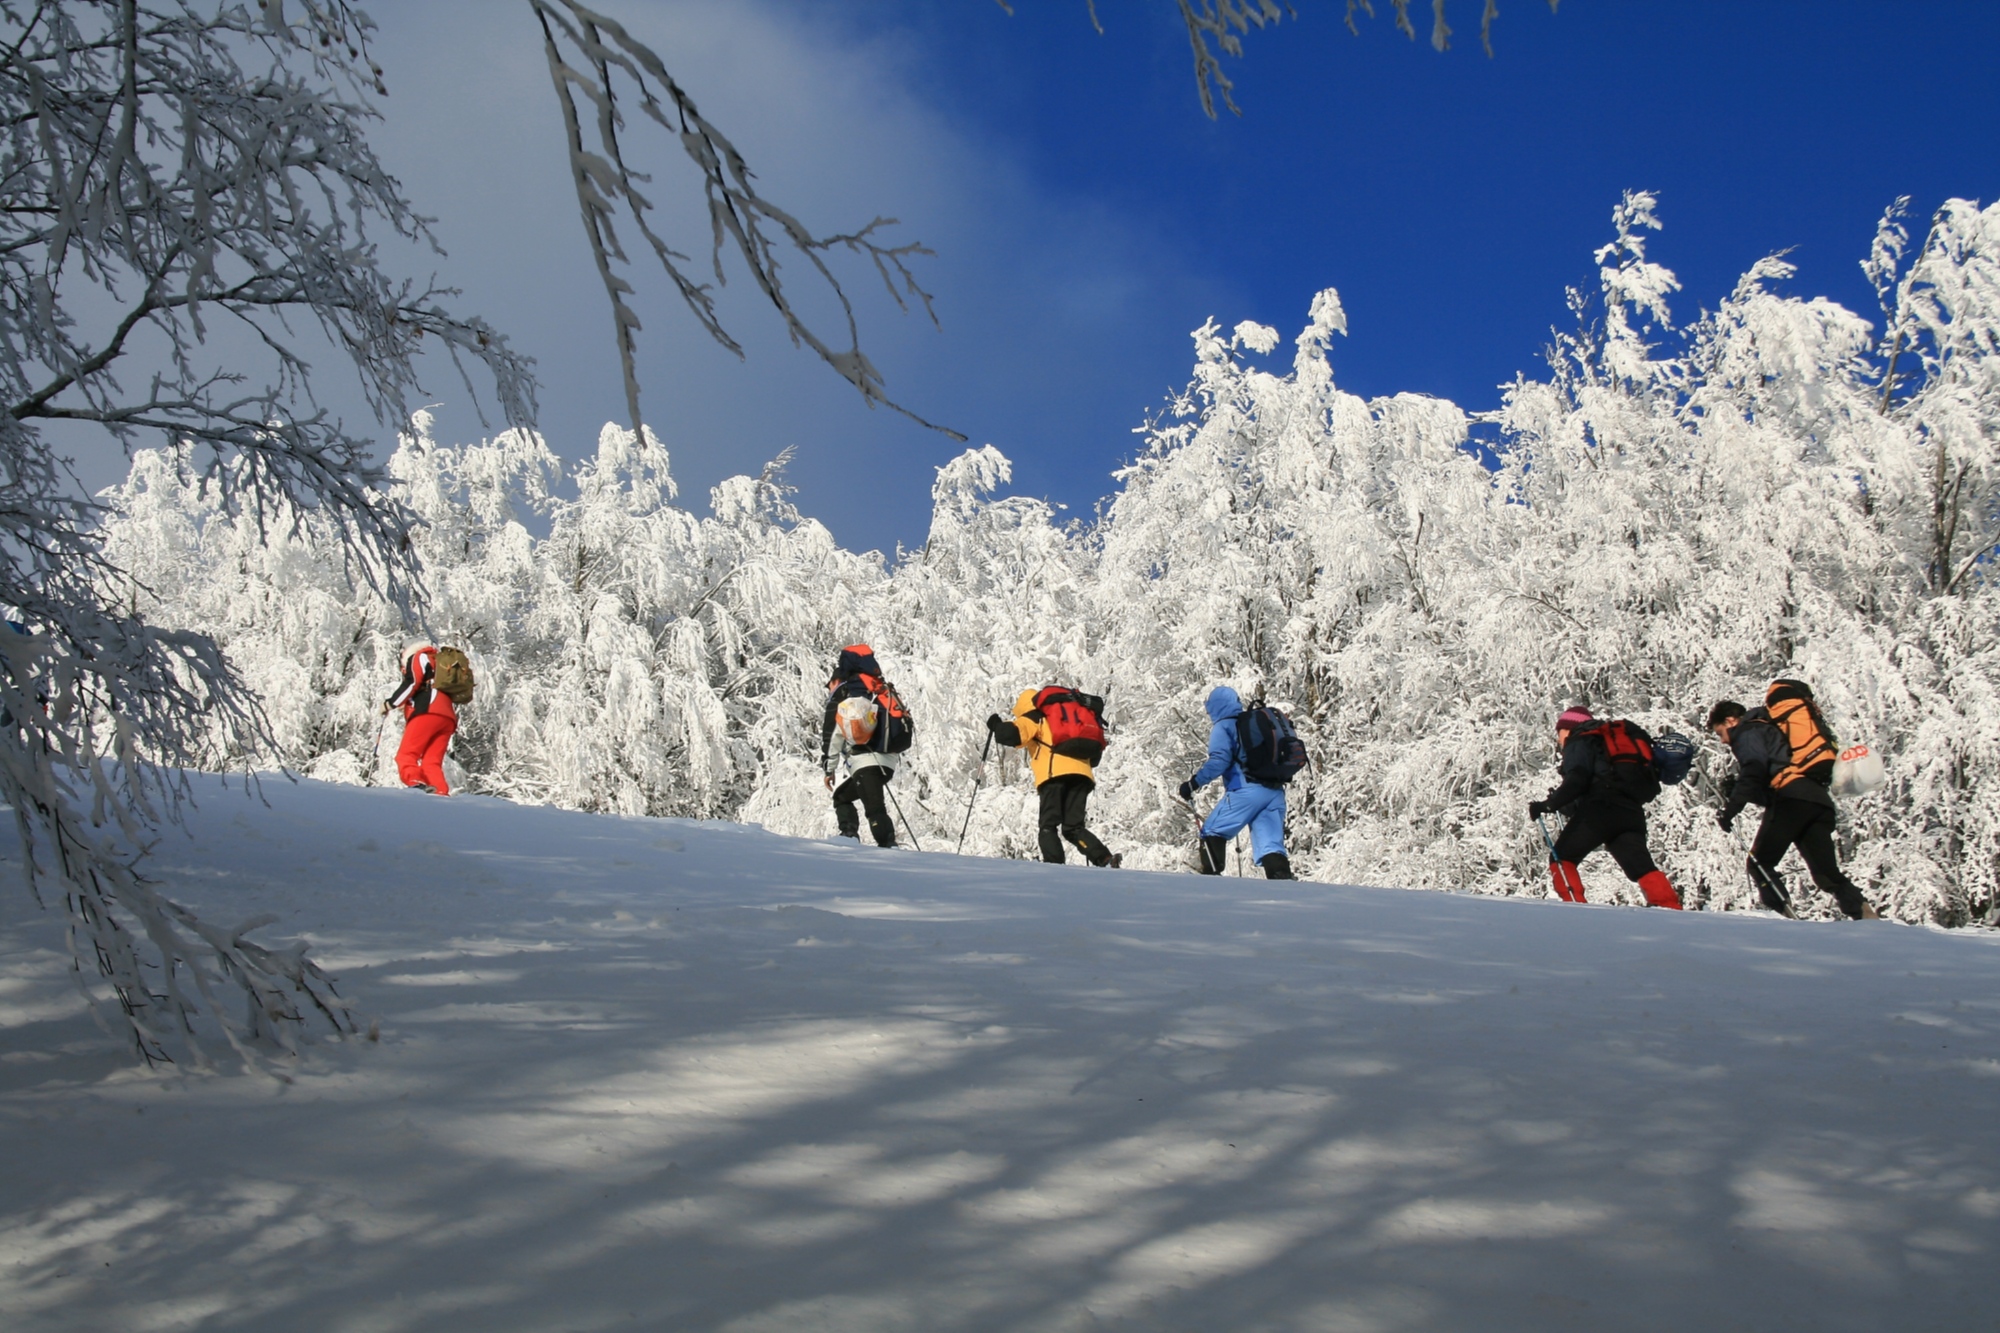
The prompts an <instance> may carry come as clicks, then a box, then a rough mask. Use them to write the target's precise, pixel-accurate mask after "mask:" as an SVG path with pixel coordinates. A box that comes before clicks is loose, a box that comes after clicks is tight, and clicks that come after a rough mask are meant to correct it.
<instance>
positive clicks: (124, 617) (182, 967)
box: [0, 0, 532, 1059]
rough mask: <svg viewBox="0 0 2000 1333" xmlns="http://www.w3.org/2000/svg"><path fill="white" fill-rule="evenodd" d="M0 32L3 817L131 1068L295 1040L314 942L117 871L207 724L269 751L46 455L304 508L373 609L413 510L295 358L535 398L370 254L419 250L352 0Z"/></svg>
mask: <svg viewBox="0 0 2000 1333" xmlns="http://www.w3.org/2000/svg"><path fill="white" fill-rule="evenodd" d="M0 18H4V20H5V28H6V32H7V46H6V52H7V54H6V58H5V60H4V61H3V62H0V106H4V121H5V125H6V168H5V171H4V172H0V330H4V337H0V393H4V395H5V402H6V411H5V413H4V414H0V603H4V605H5V606H6V608H7V614H8V616H9V617H10V618H13V619H15V620H16V621H17V622H18V623H20V624H22V625H25V626H26V629H25V630H24V631H17V632H13V633H10V634H9V635H8V637H7V639H6V642H5V647H4V650H0V656H4V673H0V675H3V676H4V680H0V696H4V698H0V703H4V711H5V713H6V716H7V718H8V724H7V727H6V740H5V742H4V743H0V797H3V798H4V799H5V800H6V801H7V802H8V803H9V804H11V805H12V806H13V808H14V811H15V818H16V821H17V825H18V827H19V829H20V833H21V838H22V843H23V848H24V859H25V862H26V865H27V869H28V875H29V878H30V881H31V883H32V884H33V885H34V886H35V887H36V888H37V889H38V891H39V892H41V893H42V894H44V895H45V896H54V897H56V898H59V899H60V900H61V902H62V904H63V906H64V910H65V911H66V912H67V914H68V917H69V921H70V928H71V932H72V939H73V942H74V946H75V948H76V950H77V952H78V955H79V957H81V958H85V959H88V960H90V961H91V962H92V963H93V964H94V966H95V969H96V970H97V971H98V972H100V973H101V975H102V977H103V978H104V980H105V981H106V983H108V986H109V989H110V993H111V996H112V997H113V1001H114V1004H115V1007H116V1009H117V1011H118V1012H119V1013H120V1014H121V1015H122V1019H123V1022H124V1025H125V1030H126V1031H127V1032H128V1033H129V1034H130V1035H131V1036H132V1038H133V1040H134V1041H135V1043H136V1044H137V1046H138V1049H139V1050H140V1051H141V1053H143V1054H144V1055H145V1056H146V1057H147V1058H149V1059H158V1058H163V1057H169V1056H170V1054H171V1053H173V1052H177V1051H185V1050H189V1049H191V1048H190V1047H189V1045H188V1041H187V1038H188V1034H189V1033H190V1032H191V1030H192V1028H191V1024H192V1021H193V1016H194V1014H195V1013H196V1012H197V1011H198V1010H202V1009H206V1010H207V1011H208V1012H209V1013H210V1014H211V1015H212V1016H213V1017H214V1018H215V1020H217V1021H218V1022H219V1023H220V1024H221V1027H222V1030H223V1031H224V1033H226V1034H227V1036H228V1039H229V1040H230V1041H231V1042H235V1043H238V1044H242V1043H244V1042H246V1041H249V1040H254V1039H268V1040H271V1041H275V1042H277V1043H278V1044H279V1045H280V1046H283V1047H289V1046H290V1045H291V1043H292V1041H293V1033H294V1031H295V1030H296V1029H297V1028H298V1027H299V1025H300V1023H301V1022H302V1021H303V1020H304V1019H305V1018H306V1017H308V1016H309V1015H310V1014H312V1013H313V1012H315V1011H316V1012H318V1013H320V1014H322V1015H324V1016H325V1017H327V1018H328V1019H330V1020H332V1021H333V1022H334V1023H336V1024H338V1023H341V1022H342V1021H344V1019H343V1010H342V1007H341V1005H340V1002H339V1001H338V999H337V998H336V997H335V996H334V995H333V993H332V991H331V990H330V988H329V987H328V986H327V985H326V982H325V979H324V978H323V977H322V976H321V975H320V974H319V973H318V971H317V969H315V968H314V967H313V966H312V965H311V963H310V962H309V961H308V960H307V959H306V958H305V956H304V951H303V948H302V947H299V948H293V949H290V950H284V951H278V950H272V949H267V948H265V947H263V946H260V945H257V944H255V943H252V942H250V941H249V940H247V939H246V938H245V934H246V932H247V931H248V930H250V929H251V928H253V927H254V926H255V925H257V924H260V923H258V922H246V923H239V924H234V925H231V926H228V927H217V926H214V925H212V924H210V923H206V922H203V921H201V920H199V919H197V918H196V917H195V916H194V915H193V914H192V913H190V912H189V911H187V910H186V909H185V908H183V907H182V906H180V905H178V904H176V903H174V902H172V901H171V900H169V899H168V898H166V897H165V896H163V895H162V894H160V893H159V891H158V889H157V887H156V886H155V885H153V884H152V883H150V882H149V881H148V880H147V879H146V878H145V876H144V875H143V873H142V872H141V870H140V868H139V860H138V858H139V856H140V853H141V852H142V851H143V849H144V847H145V846H146V845H147V843H148V841H149V839H150V838H151V836H152V833H151V830H152V829H153V828H155V827H156V826H157V823H158V821H159V820H160V819H161V818H162V817H170V816H171V813H172V811H173V809H174V806H175V804H176V802H177V801H178V800H180V799H181V797H182V795H183V794H184V791H185V788H184V785H183V783H182V780H181V779H180V778H179V777H178V776H177V769H178V766H179V765H181V764H183V763H185V762H187V761H189V760H190V759H192V758H193V757H195V755H196V753H197V750H198V749H199V747H200V745H201V744H202V743H203V742H204V741H205V740H206V739H207V737H208V736H209V735H210V734H211V732H212V731H214V730H219V731H220V732H221V733H222V734H224V735H226V736H227V737H229V738H230V740H231V742H232V743H234V744H236V745H239V746H242V747H246V748H257V749H262V748H267V747H268V744H269V741H270V737H269V734H268V731H267V729H266V726H265V722H264V719H263V718H262V717H261V716H260V712H259V707H258V704H257V699H256V695H255V694H254V693H253V692H252V691H251V690H249V689H246V688H245V685H244V682H243V681H242V680H241V679H240V678H239V677H237V676H236V675H235V674H234V673H233V672H232V671H231V669H230V668H229V665H228V664H227V662H226V661H225V660H224V658H223V657H222V656H221V655H220V654H219V653H218V652H217V651H216V650H215V648H214V646H213V644H212V643H211V642H209V641H208V640H206V639H204V638H203V637H201V636H199V635H196V634H189V633H186V632H183V631H181V630H178V629H171V628H165V627H160V626H156V625H155V624H153V623H151V622H148V621H146V620H145V619H143V618H141V617H140V616H139V615H137V614H135V613H134V610H133V605H134V603H133V588H134V586H135V585H136V584H138V583H143V582H144V580H145V579H146V578H147V577H149V575H151V574H152V573H153V572H154V571H152V570H150V569H147V568H139V567H120V566H119V565H117V564H116V563H115V562H114V561H113V560H112V559H111V558H110V557H109V556H108V554H107V551H106V548H105V546H104V544H103V543H102V542H101V541H100V539H99V536H98V534H97V533H96V531H95V530H94V527H93V521H94V519H95V517H96V514H95V509H94V507H93V506H92V505H90V504H89V503H87V502H85V501H83V500H80V499H78V498H77V497H76V494H75V490H74V488H73V487H72V486H71V484H70V479H69V476H68V473H67V470H66V468H65V466H64V464H63V463H62V462H61V461H60V454H59V453H58V443H57V441H58V439H61V440H69V441H74V440H78V439H90V438H91V437H92V436H95V440H93V441H92V442H93V443H95V441H96V440H109V441H115V442H116V443H118V444H121V445H124V446H127V447H131V446H132V445H134V444H136V443H138V442H141V441H144V440H147V439H151V440H156V441H158V442H159V443H160V445H161V446H162V447H164V448H165V449H167V450H168V451H169V452H170V454H171V462H170V463H169V464H167V466H169V467H171V468H172V469H175V470H177V471H179V472H180V473H182V474H183V475H192V476H198V477H199V478H200V479H201V483H202V484H203V485H204V486H205V487H206V488H207V489H208V492H209V494H210V495H212V496H213V500H214V503H215V504H216V505H218V506H220V507H221V508H222V509H223V510H224V511H226V512H228V513H231V514H235V515H242V516H246V517H247V518H249V519H250V520H251V521H253V522H256V523H260V524H262V525H263V526H264V530H266V531H269V530H271V528H272V526H273V525H276V524H282V523H284V522H287V521H289V520H290V519H292V518H296V517H297V516H300V515H304V514H307V513H310V514H312V515H314V516H315V517H316V518H317V519H319V520H323V521H324V523H325V524H326V525H328V531H329V532H331V533H333V534H335V535H336V536H337V543H338V548H339V551H340V553H341V558H342V559H344V560H345V561H347V562H348V563H349V564H350V565H351V566H352V567H353V568H355V569H357V570H361V571H365V576H366V577H369V578H372V579H374V580H375V581H377V582H378V583H380V584H381V585H382V586H384V587H385V588H388V589H390V590H391V591H392V593H393V592H395V591H396V590H398V589H400V588H401V587H402V581H401V579H400V576H399V574H398V572H397V567H398V566H397V548H398V547H399V545H400V543H401V540H402V537H403V534H404V532H405V530H406V525H407V519H408V515H407V514H406V513H405V512H404V511H402V510H400V509H398V508H397V507H395V506H393V505H384V504H380V503H376V502H375V499H374V497H373V496H371V491H370V488H371V485H372V484H373V480H374V477H375V469H374V468H372V467H371V466H370V464H369V462H368V449H369V441H368V440H367V439H366V438H365V436H363V435H362V434H360V433H358V432H357V431H356V430H354V429H352V428H350V427H349V426H347V425H346V424H345V423H343V422H341V421H340V420H339V419H337V418H336V417H334V416H333V415H332V414H331V413H330V412H329V411H328V410H327V409H325V408H324V407H322V406H320V405H319V402H318V399H317V397H316V394H315V386H316V384H317V378H316V375H315V370H314V367H315V363H316V362H318V361H321V360H324V359H325V358H327V357H329V356H334V357H339V358H341V359H342V360H344V361H345V362H346V364H347V366H348V367H349V368H350V369H351V371H352V372H353V373H354V375H355V376H356V377H357V378H358V380H359V383H360V385H361V387H362V389H363V391H364V393H365V395H366V397H367V399H368V401H369V403H370V405H371V406H372V407H373V408H374V410H375V412H376V414H377V415H378V416H379V417H380V418H382V419H383V420H387V421H401V420H402V419H403V418H404V417H405V416H406V415H407V410H408V409H407V402H408V398H409V395H410V394H411V392H412V391H413V390H414V388H415V385H416V370H415V357H416V355H417V351H418V348H419V346H420V341H421V340H428V341H429V343H430V344H431V345H433V346H442V347H444V348H447V349H449V350H450V351H451V352H452V353H453V354H454V355H461V356H464V357H466V358H469V359H470V360H472V361H476V362H481V363H484V365H485V366H486V367H487V368H488V369H489V370H490V371H491V372H492V375H493V380H494V383H495V384H496V385H497V386H498V396H499V401H500V404H501V406H502V409H503V410H504V411H505V412H506V414H507V415H508V416H509V417H510V418H525V417H526V416H527V415H528V413H529V412H530V410H531V406H532V404H531V400H530V396H529V385H528V380H527V377H526V375H525V373H524V367H523V365H522V364H521V362H520V361H519V359H518V358H516V357H515V356H514V355H513V354H512V353H511V352H509V351H508V350H507V346H506V344H505V342H504V341H503V340H502V339H501V338H500V337H499V336H498V335H497V334H495V333H494V332H493V331H492V330H490V329H488V328H486V327H485V326H484V325H483V324H481V323H480V322H479V321H477V320H474V319H467V318H464V317H461V316H458V315H456V314H454V313H452V312H451V311H450V310H449V308H448V307H447V306H446V304H445V303H444V298H446V297H447V296H448V295H449V293H447V292H445V291H442V290H439V289H436V288H427V287H422V286H418V285H414V284H411V283H409V282H405V281H401V280H398V279H396V278H393V277H391V276H390V274H389V273H388V272H387V271H386V270H385V269H384V268H383V267H382V265H381V263H380V262H379V260H378V256H377V251H376V246H377V245H378V244H379V243H380V242H381V241H382V240H384V239H388V238H397V239H403V240H421V239H423V238H424V236H425V233H424V229H423V224H422V221H421V219H420V218H418V217H417V216H416V214H415V213H413V212H412V211H411V209H410V207H409V205H408V204H407V203H406V201H405V200H404V199H403V197H402V195H401V193H400V192H399V190H398V189H397V187H396V184H395V182H394V181H393V180H391V179H390V178H389V176H388V175H387V174H386V173H385V172H384V171H383V170H382V167H381V165H380V163H379V162H377V160H376V159H375V157H374V155H373V154H372V153H371V152H370V151H369V148H368V145H367V141H366V138H365V135H364V129H365V124H366V121H367V118H368V116H369V114H370V113H369V112H368V110H367V109H366V107H365V106H364V105H363V104H362V103H361V102H360V101H359V100H358V99H359V98H360V97H361V96H362V95H363V93H364V90H365V89H366V88H367V87H368V86H369V85H371V84H372V82H373V79H374V75H373V73H372V72H371V68H370V66H369V65H368V63H367V57H366V52H365V49H364V47H363V45H362V38H363V36H364V34H365V31H366V23H365V20H363V19H362V18H361V17H360V16H359V15H358V14H357V13H356V12H355V11H353V10H351V9H350V8H349V7H348V6H347V5H346V4H345V3H343V2H342V0H327V2H326V3H315V4H312V5H309V6H308V7H307V8H306V9H305V11H304V13H303V16H302V18H301V19H300V21H299V22H298V23H297V24H291V23H287V22H284V21H277V20H268V21H267V20H266V19H259V18H257V17H254V16H252V15H250V14H248V13H246V12H245V11H244V10H242V9H240V8H235V7H224V8H220V9H216V8H212V7H209V6H205V5H199V4H196V3H193V2H192V0H185V2H179V0H153V2H151V3H139V0H42V2H41V3H37V4H35V5H32V6H29V5H24V4H18V3H12V2H11V0H7V2H5V3H0ZM198 719H199V720H198ZM240 992H247V993H248V996H249V1001H250V1003H249V1007H248V1011H247V1014H246V1015H245V1016H242V1017H239V1016H238V1006H237V1002H236V1001H235V1000H234V999H232V998H231V997H232V996H235V995H237V994H239V993H240Z"/></svg>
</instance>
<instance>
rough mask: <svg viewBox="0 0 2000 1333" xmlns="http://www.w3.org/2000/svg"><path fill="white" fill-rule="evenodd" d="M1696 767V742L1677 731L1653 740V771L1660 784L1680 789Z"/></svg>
mask: <svg viewBox="0 0 2000 1333" xmlns="http://www.w3.org/2000/svg"><path fill="white" fill-rule="evenodd" d="M1693 767H1694V742H1693V741H1691V740H1689V739H1688V738H1687V737H1685V736H1683V735H1681V734H1680V733H1679V732H1677V731H1663V732H1661V733H1660V734H1659V735H1658V736H1655V737H1654V738H1653V771H1654V772H1656V773H1658V774H1659V775H1660V784H1661V785H1662V786H1666V787H1678V786H1680V784H1681V783H1682V782H1683V781H1684V780H1685V779H1686V778H1687V775H1688V770H1689V769H1691V768H1693Z"/></svg>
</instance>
